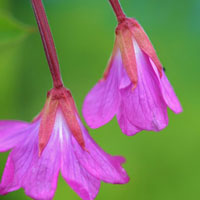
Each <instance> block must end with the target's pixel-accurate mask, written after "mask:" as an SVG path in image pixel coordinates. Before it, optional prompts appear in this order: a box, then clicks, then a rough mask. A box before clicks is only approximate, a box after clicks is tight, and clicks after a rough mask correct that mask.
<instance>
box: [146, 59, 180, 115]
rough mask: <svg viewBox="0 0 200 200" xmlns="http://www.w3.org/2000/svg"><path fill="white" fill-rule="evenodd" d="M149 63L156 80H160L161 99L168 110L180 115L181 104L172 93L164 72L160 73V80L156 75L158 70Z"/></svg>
mask: <svg viewBox="0 0 200 200" xmlns="http://www.w3.org/2000/svg"><path fill="white" fill-rule="evenodd" d="M150 62H151V64H152V67H153V69H154V71H155V72H156V75H157V77H158V79H159V80H160V85H161V89H162V95H163V98H164V99H165V102H166V104H167V105H168V106H169V108H170V109H171V110H173V111H174V112H175V113H177V114H178V113H180V112H182V111H183V109H182V107H181V104H180V102H179V100H178V98H177V96H176V94H175V92H174V89H173V87H172V86H171V84H170V82H169V80H168V79H167V76H166V75H165V72H164V71H163V72H162V74H163V75H162V77H161V79H160V77H159V75H158V70H157V68H156V66H155V64H154V62H153V61H152V60H151V59H150Z"/></svg>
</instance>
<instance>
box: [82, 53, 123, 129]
mask: <svg viewBox="0 0 200 200" xmlns="http://www.w3.org/2000/svg"><path fill="white" fill-rule="evenodd" d="M120 65H121V56H120V54H119V53H118V54H117V55H116V56H115V57H114V59H113V62H112V66H111V69H110V72H109V74H108V77H107V79H106V80H101V81H99V82H98V83H97V84H96V85H95V87H94V88H93V89H92V90H91V91H90V92H89V93H88V95H87V96H86V98H85V100H84V104H83V115H84V118H85V120H86V122H87V124H88V125H89V126H90V127H91V128H98V127H100V126H102V125H104V124H106V123H107V122H109V121H110V120H111V119H112V118H113V117H114V115H115V114H116V112H117V109H118V107H119V103H120V94H119V90H118V87H119V78H118V77H119V69H120Z"/></svg>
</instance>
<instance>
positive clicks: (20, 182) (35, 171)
mask: <svg viewBox="0 0 200 200" xmlns="http://www.w3.org/2000/svg"><path fill="white" fill-rule="evenodd" d="M38 133H39V122H35V123H34V124H33V125H32V127H31V129H30V130H29V137H28V138H27V139H26V140H24V141H23V143H21V144H20V145H19V146H18V147H16V148H14V149H13V150H12V152H11V153H10V155H9V158H8V161H7V165H6V168H5V171H4V174H3V177H2V182H1V184H0V192H1V193H0V194H6V193H8V192H10V191H13V190H16V189H19V188H20V187H23V188H24V189H25V192H26V194H27V195H28V196H30V197H32V198H33V199H38V200H50V199H52V198H53V196H54V193H55V190H56V185H57V177H58V174H59V168H60V156H59V155H60V152H59V140H58V135H57V134H54V133H53V134H52V137H51V138H50V140H49V143H48V145H47V146H46V148H45V150H44V152H43V154H42V156H41V157H39V148H38V145H39V144H38Z"/></svg>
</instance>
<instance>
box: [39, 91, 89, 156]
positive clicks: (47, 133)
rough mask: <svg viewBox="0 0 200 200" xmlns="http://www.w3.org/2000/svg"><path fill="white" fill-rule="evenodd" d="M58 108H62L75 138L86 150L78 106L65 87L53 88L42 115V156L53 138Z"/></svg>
mask: <svg viewBox="0 0 200 200" xmlns="http://www.w3.org/2000/svg"><path fill="white" fill-rule="evenodd" d="M58 108H61V110H62V111H63V113H64V117H65V120H66V123H67V124H68V126H69V129H70V131H71V132H72V134H73V136H74V138H75V139H76V140H77V142H78V144H79V145H80V146H81V147H82V148H83V149H84V150H85V142H84V139H83V135H82V131H81V128H80V126H79V123H78V121H77V118H76V116H77V115H78V112H77V110H76V106H75V105H74V101H73V98H72V95H71V92H70V91H69V90H67V89H66V88H64V87H61V88H53V89H52V90H50V91H49V92H48V94H47V100H46V103H45V106H44V109H43V110H42V112H41V114H40V115H41V124H40V131H39V155H40V156H41V154H42V152H43V150H44V149H45V147H46V145H47V144H48V142H49V139H50V137H51V134H52V131H53V127H54V124H55V118H56V113H57V110H58Z"/></svg>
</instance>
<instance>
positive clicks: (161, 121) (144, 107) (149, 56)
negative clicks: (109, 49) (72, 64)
mask: <svg viewBox="0 0 200 200" xmlns="http://www.w3.org/2000/svg"><path fill="white" fill-rule="evenodd" d="M110 3H111V5H112V6H113V8H114V11H115V12H116V15H117V18H118V22H119V24H118V26H117V29H116V40H115V44H114V49H113V53H112V56H111V59H110V62H109V64H108V67H107V69H106V71H105V73H104V77H103V79H101V80H100V81H99V82H98V83H97V84H96V85H95V87H94V88H93V89H92V90H91V91H90V92H89V94H88V95H87V96H86V98H85V101H84V104H83V115H84V118H85V120H86V122H87V124H88V125H89V126H90V127H91V128H98V127H100V126H102V125H104V124H106V123H108V122H109V121H110V120H111V119H112V118H113V117H114V116H115V115H116V116H117V120H118V123H119V125H120V127H121V129H122V132H123V133H125V134H127V135H134V134H136V133H138V132H140V131H142V130H148V131H152V130H153V131H160V130H161V129H163V128H165V127H166V126H167V124H168V115H167V107H169V108H170V109H171V110H173V111H174V112H175V113H180V112H182V108H181V105H180V103H179V100H178V99H177V97H176V94H175V93H174V90H173V88H172V86H171V85H170V83H169V81H168V79H167V77H166V75H165V73H164V71H163V69H162V65H161V63H160V61H159V59H158V57H157V55H156V52H155V50H154V48H153V46H152V44H151V42H150V40H149V38H148V36H147V35H146V33H145V32H144V30H143V29H142V27H141V26H140V25H139V23H138V22H137V21H136V20H135V19H129V18H126V16H125V15H124V13H123V12H122V10H121V8H120V5H119V2H118V0H110Z"/></svg>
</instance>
